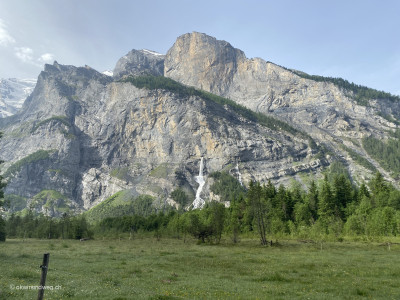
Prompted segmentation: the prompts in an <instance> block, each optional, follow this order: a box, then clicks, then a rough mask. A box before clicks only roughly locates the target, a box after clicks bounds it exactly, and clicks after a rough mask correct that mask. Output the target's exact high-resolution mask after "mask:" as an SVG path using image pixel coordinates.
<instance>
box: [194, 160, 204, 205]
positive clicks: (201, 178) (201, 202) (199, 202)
mask: <svg viewBox="0 0 400 300" xmlns="http://www.w3.org/2000/svg"><path fill="white" fill-rule="evenodd" d="M203 167H204V162H203V157H202V158H201V160H200V170H199V176H196V177H195V178H194V180H195V181H196V182H197V183H198V184H199V187H198V188H197V191H196V198H195V199H194V201H193V208H194V209H196V208H202V207H203V206H204V204H205V201H204V199H202V198H201V197H200V195H201V191H202V190H203V186H204V184H205V183H206V181H205V179H204V176H203Z"/></svg>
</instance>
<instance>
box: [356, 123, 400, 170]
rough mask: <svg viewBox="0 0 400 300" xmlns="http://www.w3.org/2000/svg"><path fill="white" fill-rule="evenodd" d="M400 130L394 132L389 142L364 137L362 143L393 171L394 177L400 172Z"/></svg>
mask: <svg viewBox="0 0 400 300" xmlns="http://www.w3.org/2000/svg"><path fill="white" fill-rule="evenodd" d="M399 135H400V131H397V132H396V133H394V134H393V138H389V139H388V140H387V142H384V141H382V140H379V139H377V138H375V137H372V136H371V137H364V138H363V139H362V145H363V147H364V149H365V151H366V152H367V153H368V154H369V155H370V156H371V157H373V158H374V159H376V160H377V161H378V162H379V163H380V165H381V166H382V167H383V168H384V169H385V170H387V171H389V172H392V173H393V176H394V177H398V176H399V174H400V138H399Z"/></svg>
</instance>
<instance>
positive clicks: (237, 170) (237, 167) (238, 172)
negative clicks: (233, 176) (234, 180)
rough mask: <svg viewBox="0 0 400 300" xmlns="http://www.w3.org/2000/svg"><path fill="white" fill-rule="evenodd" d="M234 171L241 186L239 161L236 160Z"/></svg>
mask: <svg viewBox="0 0 400 300" xmlns="http://www.w3.org/2000/svg"><path fill="white" fill-rule="evenodd" d="M235 169H236V173H237V174H238V181H239V183H240V185H241V186H243V182H242V174H240V171H239V162H236V168H235Z"/></svg>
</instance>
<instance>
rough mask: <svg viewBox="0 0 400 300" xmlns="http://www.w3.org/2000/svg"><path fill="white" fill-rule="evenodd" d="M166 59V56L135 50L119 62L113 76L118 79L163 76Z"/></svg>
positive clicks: (149, 51) (145, 50)
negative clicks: (145, 75) (131, 76)
mask: <svg viewBox="0 0 400 300" xmlns="http://www.w3.org/2000/svg"><path fill="white" fill-rule="evenodd" d="M164 57H165V56H164V55H162V54H160V53H157V52H155V51H151V50H147V49H142V50H135V49H133V50H131V51H129V52H128V54H126V55H125V56H123V57H121V58H120V59H119V60H118V62H117V64H116V66H115V68H114V71H113V76H114V78H116V79H119V78H122V77H124V76H129V75H133V76H137V75H144V74H150V75H154V76H163V75H164Z"/></svg>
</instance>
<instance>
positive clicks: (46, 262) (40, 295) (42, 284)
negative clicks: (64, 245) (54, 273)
mask: <svg viewBox="0 0 400 300" xmlns="http://www.w3.org/2000/svg"><path fill="white" fill-rule="evenodd" d="M49 257H50V253H45V254H43V263H42V265H41V266H40V268H41V269H42V276H41V277H40V284H39V292H38V300H43V296H44V289H45V286H46V275H47V270H48V267H49Z"/></svg>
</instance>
